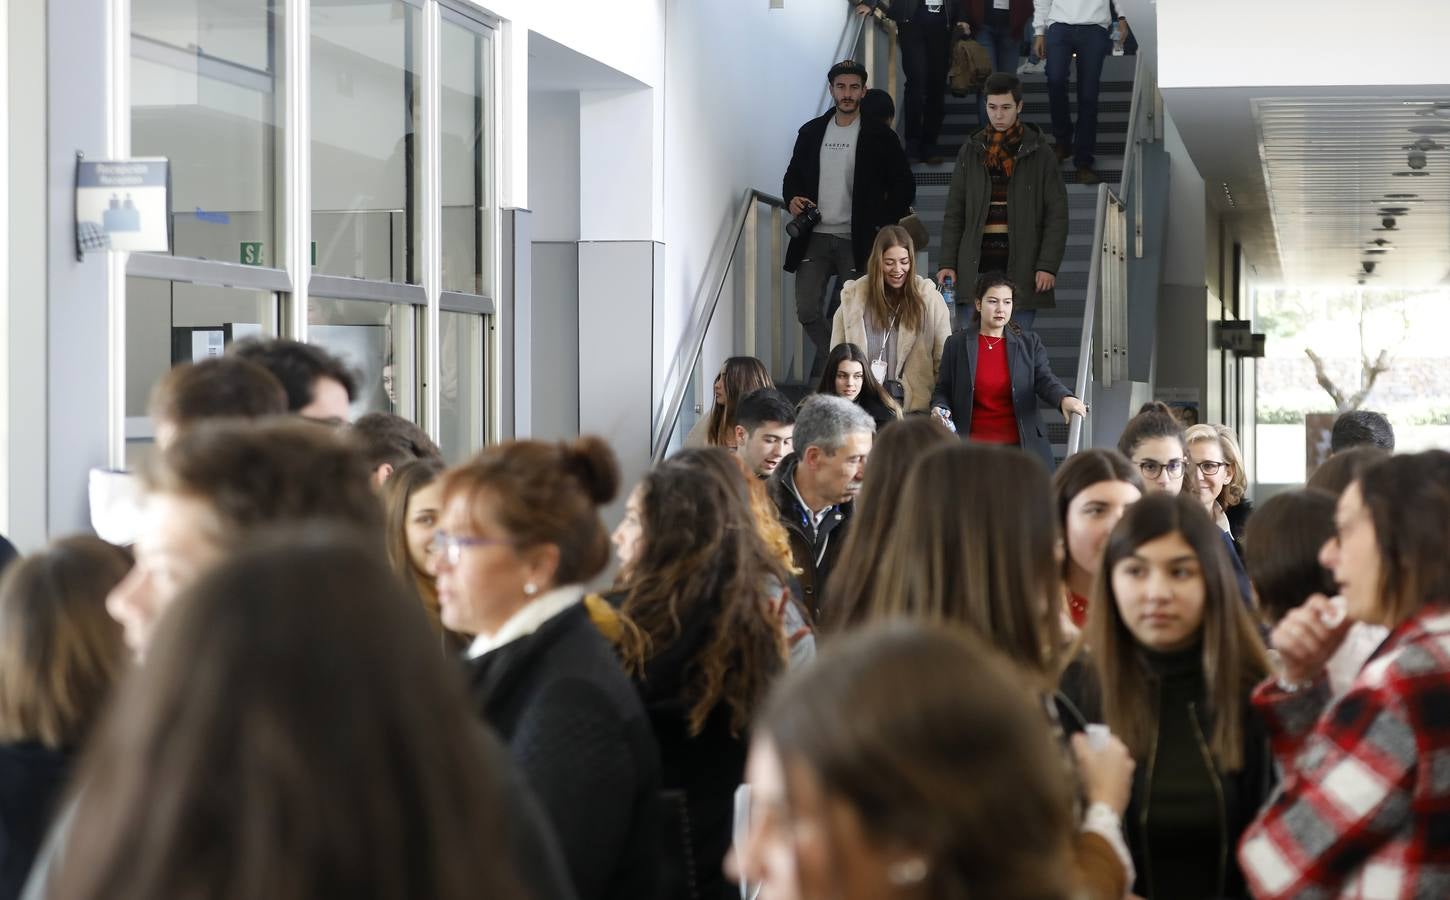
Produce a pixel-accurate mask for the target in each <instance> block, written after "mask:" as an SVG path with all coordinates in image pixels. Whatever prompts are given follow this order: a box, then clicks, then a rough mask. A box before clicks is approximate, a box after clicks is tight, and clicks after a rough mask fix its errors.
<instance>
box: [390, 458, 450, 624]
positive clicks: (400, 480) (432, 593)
mask: <svg viewBox="0 0 1450 900" xmlns="http://www.w3.org/2000/svg"><path fill="white" fill-rule="evenodd" d="M443 468H444V467H443V463H441V462H438V461H437V460H431V459H415V460H412V461H411V462H406V463H404V464H402V465H401V466H398V467H397V468H396V469H394V470H393V474H392V475H389V476H388V480H387V481H385V482H383V520H384V523H385V524H386V526H387V534H386V538H387V544H388V561H389V562H391V563H392V564H393V571H395V572H397V573H398V577H399V578H400V579H402V581H403V583H404V584H405V585H407V586H408V587H410V588H412V590H413V592H414V593H415V594H416V595H417V597H418V601H419V602H420V603H422V604H423V608H424V609H425V610H427V611H428V618H429V620H430V621H432V622H433V624H434V626H435V627H437V628H438V630H439V631H440V632H441V631H442V630H443V621H442V619H440V618H439V615H438V586H437V584H436V583H435V582H434V580H433V576H431V575H429V574H428V573H427V572H423V571H419V569H418V567H417V566H416V565H415V564H414V563H413V556H412V554H410V553H409V552H408V501H410V500H412V499H413V494H415V493H417V492H418V491H420V490H422V489H423V488H425V487H427V486H428V485H430V484H432V483H433V482H434V481H435V480H437V478H438V476H439V475H442V474H443Z"/></svg>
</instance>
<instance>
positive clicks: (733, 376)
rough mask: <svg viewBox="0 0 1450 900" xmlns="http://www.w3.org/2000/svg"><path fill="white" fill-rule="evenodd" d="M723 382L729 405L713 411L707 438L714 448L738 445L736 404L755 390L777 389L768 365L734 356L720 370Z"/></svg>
mask: <svg viewBox="0 0 1450 900" xmlns="http://www.w3.org/2000/svg"><path fill="white" fill-rule="evenodd" d="M719 377H720V380H721V382H722V383H723V385H724V388H725V402H724V403H716V404H715V405H714V406H712V407H711V408H710V424H709V426H707V430H706V432H705V433H706V435H707V437H708V439H709V441H710V446H712V447H731V446H734V443H735V404H737V403H739V402H740V398H741V397H744V396H745V395H746V394H748V393H750V392H751V391H758V390H760V389H761V388H768V387H775V382H774V381H772V380H771V378H770V372H769V371H767V370H766V368H765V363H763V362H761V361H760V360H758V359H756V358H755V357H753V356H732V357H730V358H729V359H727V360H725V365H723V366H721V367H720V376H719Z"/></svg>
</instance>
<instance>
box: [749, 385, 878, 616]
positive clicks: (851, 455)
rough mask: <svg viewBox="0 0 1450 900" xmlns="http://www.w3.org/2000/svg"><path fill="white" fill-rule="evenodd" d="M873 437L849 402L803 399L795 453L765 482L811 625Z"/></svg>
mask: <svg viewBox="0 0 1450 900" xmlns="http://www.w3.org/2000/svg"><path fill="white" fill-rule="evenodd" d="M875 435H876V423H875V421H874V420H873V419H872V418H871V416H870V415H868V414H867V413H866V411H865V410H863V409H862V408H861V407H859V406H857V405H856V404H854V403H852V402H851V401H849V400H845V399H842V398H840V397H830V396H827V395H825V394H816V395H814V396H811V397H807V398H806V401H805V402H804V403H803V404H801V408H800V412H799V413H798V414H797V415H796V420H795V435H794V443H795V453H793V454H791V455H790V456H787V457H786V458H785V459H784V460H782V461H781V464H780V466H779V467H778V468H777V469H776V472H775V475H773V476H772V477H771V479H770V497H771V499H772V500H773V501H775V507H776V509H777V510H778V511H779V513H780V521H781V524H783V525H784V526H785V529H786V532H787V533H789V535H790V549H791V555H792V556H793V557H794V558H795V565H796V568H798V569H800V570H801V575H800V582H801V600H802V601H803V603H804V605H805V607H806V609H808V610H810V611H811V614H812V615H813V616H814V617H816V618H817V619H819V618H820V615H821V606H822V604H821V592H822V591H823V590H824V588H825V586H826V579H827V578H828V577H829V576H830V574H831V567H832V566H834V565H835V562H836V557H837V556H838V555H839V554H840V552H841V545H842V543H844V541H845V538H846V526H847V525H849V524H850V522H851V506H852V501H853V500H855V498H856V492H857V491H859V490H860V489H861V479H862V477H864V476H865V474H866V457H867V456H868V455H869V454H870V453H871V442H872V441H873V440H874V438H875Z"/></svg>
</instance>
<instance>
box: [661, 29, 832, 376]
mask: <svg viewBox="0 0 1450 900" xmlns="http://www.w3.org/2000/svg"><path fill="white" fill-rule="evenodd" d="M730 7H731V8H730V11H729V14H728V15H722V10H721V6H720V5H719V4H714V3H702V2H695V0H679V2H674V3H672V4H671V7H670V13H671V15H670V20H669V34H668V48H667V52H666V67H665V74H666V78H667V85H666V91H665V190H664V199H665V212H664V242H665V284H664V288H663V290H662V292H661V294H662V297H663V306H662V308H661V310H660V318H661V321H660V322H659V323H658V326H657V328H656V332H655V352H656V354H657V355H656V364H657V369H658V370H660V371H663V369H664V366H665V364H666V363H667V362H668V360H669V359H670V358H672V356H673V355H674V353H675V352H676V350H677V347H678V344H679V342H680V339H681V337H682V335H683V332H684V329H685V327H686V324H687V321H688V317H689V313H690V308H691V303H692V301H693V298H694V296H695V292H696V290H697V289H698V288H699V285H700V279H701V277H702V276H703V274H704V271H705V268H706V264H707V260H708V258H709V255H710V253H711V252H712V251H713V250H714V249H715V248H716V246H717V244H718V243H719V241H720V238H721V236H722V235H723V233H724V232H725V230H726V229H727V228H728V224H729V222H730V219H731V217H732V216H733V215H734V213H735V210H736V208H737V207H738V205H739V203H740V200H741V197H742V196H743V195H744V192H745V191H746V190H747V189H749V188H761V189H763V190H765V191H767V192H768V193H771V194H779V193H780V185H781V178H782V176H784V174H785V167H786V164H787V163H788V162H789V161H790V152H791V148H792V146H793V145H794V143H795V135H796V131H797V130H798V129H799V128H800V126H801V125H802V124H804V123H805V122H806V120H807V119H811V118H814V117H815V116H817V115H819V114H820V112H821V110H820V108H819V106H818V104H819V103H820V99H821V95H822V91H823V89H824V86H825V80H826V70H827V69H829V68H830V66H831V64H832V63H833V62H835V60H833V59H831V56H832V55H833V54H834V52H835V48H836V44H837V43H838V42H839V40H840V38H841V33H842V30H843V29H844V27H845V22H846V15H847V14H848V12H849V9H850V7H849V6H848V5H847V4H846V3H844V2H841V0H787V3H786V8H785V9H777V10H772V9H770V8H769V4H768V3H766V2H765V0H759V2H754V0H752V2H749V3H746V2H738V0H737V2H734V3H731V4H730ZM763 264H767V265H768V264H769V258H768V257H766V258H765V259H764V260H763ZM786 302H787V303H793V302H794V301H793V298H786ZM762 315H763V314H762ZM762 352H764V351H762ZM707 368H713V364H712V365H711V366H707ZM707 387H708V385H707Z"/></svg>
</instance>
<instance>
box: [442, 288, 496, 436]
mask: <svg viewBox="0 0 1450 900" xmlns="http://www.w3.org/2000/svg"><path fill="white" fill-rule="evenodd" d="M439 326H440V328H441V330H442V334H441V335H440V341H439V353H440V356H439V358H438V364H439V367H440V369H441V376H442V392H441V399H440V401H439V426H440V427H439V431H440V438H441V439H440V441H439V446H440V447H442V449H443V455H444V457H445V458H446V459H447V460H448V461H449V462H450V463H458V462H462V461H463V460H465V459H467V458H468V457H469V456H471V455H473V454H474V453H475V452H477V451H478V450H480V449H481V448H482V447H483V440H484V434H485V431H484V414H485V412H486V409H485V402H486V401H485V397H486V396H487V395H486V393H485V392H484V373H485V371H486V370H485V368H484V356H483V337H484V327H485V321H484V317H483V316H479V315H473V314H471V313H451V312H444V313H441V314H440V315H439Z"/></svg>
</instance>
